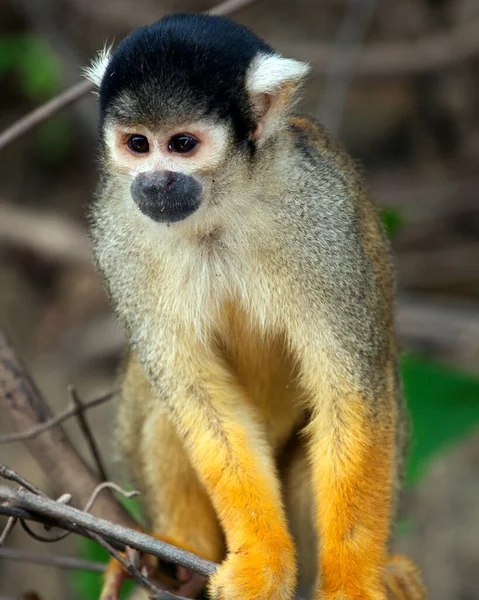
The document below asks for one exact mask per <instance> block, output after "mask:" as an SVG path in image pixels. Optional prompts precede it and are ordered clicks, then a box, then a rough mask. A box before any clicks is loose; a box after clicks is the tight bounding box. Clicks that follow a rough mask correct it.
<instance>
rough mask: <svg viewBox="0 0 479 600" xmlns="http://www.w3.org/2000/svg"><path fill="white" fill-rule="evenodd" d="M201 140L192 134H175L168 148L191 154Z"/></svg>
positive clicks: (179, 152) (178, 152) (172, 150)
mask: <svg viewBox="0 0 479 600" xmlns="http://www.w3.org/2000/svg"><path fill="white" fill-rule="evenodd" d="M198 144H199V142H198V140H197V139H195V138H194V137H193V136H191V135H187V134H185V133H182V134H180V135H174V136H173V137H172V138H171V139H170V141H169V142H168V150H169V151H170V152H176V153H177V154H189V153H190V152H193V150H194V149H195V148H196V147H197V146H198Z"/></svg>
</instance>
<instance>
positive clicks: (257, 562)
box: [208, 540, 296, 600]
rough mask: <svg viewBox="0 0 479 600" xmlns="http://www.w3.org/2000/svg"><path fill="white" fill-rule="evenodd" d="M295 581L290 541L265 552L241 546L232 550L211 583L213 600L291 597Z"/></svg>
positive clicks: (279, 599)
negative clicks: (234, 550)
mask: <svg viewBox="0 0 479 600" xmlns="http://www.w3.org/2000/svg"><path fill="white" fill-rule="evenodd" d="M295 583H296V564H295V555H294V547H293V544H292V543H291V541H290V540H285V541H284V542H282V543H278V545H276V546H274V547H272V548H271V550H270V551H269V552H268V551H265V548H264V547H258V548H241V549H240V550H239V551H238V552H236V553H230V554H229V556H228V557H227V559H226V560H225V561H224V562H223V564H222V565H221V567H220V568H219V569H218V571H217V572H216V574H215V575H213V577H212V578H211V580H210V583H209V585H208V588H209V592H210V596H211V598H213V599H214V600H290V599H291V598H292V597H293V594H294V588H295Z"/></svg>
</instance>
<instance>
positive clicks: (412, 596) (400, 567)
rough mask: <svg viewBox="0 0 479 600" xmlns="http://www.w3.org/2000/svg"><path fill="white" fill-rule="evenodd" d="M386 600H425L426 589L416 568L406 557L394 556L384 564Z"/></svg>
mask: <svg viewBox="0 0 479 600" xmlns="http://www.w3.org/2000/svg"><path fill="white" fill-rule="evenodd" d="M384 580H385V583H386V587H387V590H388V600H425V598H426V596H427V592H426V588H425V587H424V584H423V582H422V578H421V573H420V572H419V569H418V568H417V566H416V565H415V564H414V563H413V561H412V560H411V559H409V558H408V557H407V556H403V555H401V554H394V555H393V556H391V557H390V558H389V560H388V562H387V564H386V569H385V572H384Z"/></svg>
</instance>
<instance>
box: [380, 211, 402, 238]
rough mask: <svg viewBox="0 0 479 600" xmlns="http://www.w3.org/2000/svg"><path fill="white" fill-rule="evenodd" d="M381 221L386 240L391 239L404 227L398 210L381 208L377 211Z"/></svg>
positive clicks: (400, 212)
mask: <svg viewBox="0 0 479 600" xmlns="http://www.w3.org/2000/svg"><path fill="white" fill-rule="evenodd" d="M379 214H380V216H381V220H382V222H383V225H384V228H385V230H386V235H387V236H388V238H393V237H394V236H395V235H396V233H397V232H398V231H399V230H400V229H401V228H402V227H403V226H404V223H405V219H404V216H403V213H402V211H401V210H400V209H399V208H381V209H380V211H379Z"/></svg>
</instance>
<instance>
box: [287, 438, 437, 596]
mask: <svg viewBox="0 0 479 600" xmlns="http://www.w3.org/2000/svg"><path fill="white" fill-rule="evenodd" d="M311 475H312V473H311V466H310V463H309V460H308V457H307V452H306V441H305V439H304V438H302V437H300V436H297V437H296V438H295V439H294V440H292V442H291V443H290V444H288V447H287V448H286V449H285V452H284V455H283V457H282V458H281V460H280V477H281V481H282V483H283V493H284V502H285V507H286V512H287V515H288V521H289V525H290V530H291V533H292V535H293V537H294V540H295V543H296V548H297V552H298V588H297V593H298V594H299V596H301V598H303V599H304V600H308V599H309V598H311V596H312V593H313V588H314V584H315V582H316V579H317V570H318V562H317V546H318V540H317V535H316V532H315V530H314V498H313V486H312V481H311ZM383 580H384V583H385V584H386V588H387V593H388V600H424V599H425V598H426V590H425V588H424V585H423V583H422V579H421V574H420V572H419V570H418V568H417V566H416V565H415V564H414V562H413V561H412V560H410V559H409V558H407V557H406V556H402V555H398V554H396V555H393V556H390V557H389V559H388V561H387V564H386V567H385V570H384V573H383Z"/></svg>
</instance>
